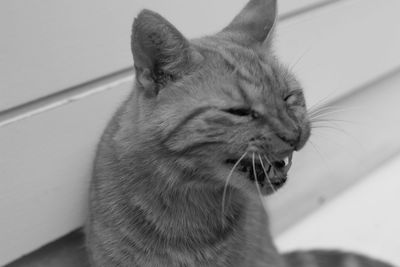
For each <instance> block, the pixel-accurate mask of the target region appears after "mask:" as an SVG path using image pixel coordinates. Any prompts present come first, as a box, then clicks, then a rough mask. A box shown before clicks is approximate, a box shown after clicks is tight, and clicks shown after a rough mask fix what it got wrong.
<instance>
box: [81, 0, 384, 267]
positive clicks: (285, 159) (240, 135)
mask: <svg viewBox="0 0 400 267" xmlns="http://www.w3.org/2000/svg"><path fill="white" fill-rule="evenodd" d="M275 14H276V2H275V1H272V0H264V1H263V0H252V1H250V2H249V4H248V5H247V6H246V7H245V9H244V10H243V11H242V12H241V13H240V14H239V15H238V16H237V17H236V18H235V19H234V20H233V22H232V23H231V24H230V25H229V26H228V27H227V28H226V29H224V30H223V31H222V32H220V33H218V34H217V35H214V36H210V37H205V38H202V39H198V40H194V41H192V42H189V41H187V40H186V39H185V38H184V37H183V36H182V35H181V34H180V33H179V32H178V31H177V30H176V29H175V28H174V27H173V26H172V25H171V24H170V23H168V22H167V21H166V20H165V19H163V18H162V17H161V16H159V15H158V14H155V13H153V12H150V11H143V12H142V13H141V14H140V15H139V16H138V18H137V19H136V20H135V23H134V26H133V33H132V52H133V56H134V61H135V68H136V84H135V88H134V90H133V91H132V93H131V95H130V96H129V98H128V99H127V100H126V101H125V102H124V104H123V105H122V106H121V107H120V109H119V110H118V112H117V113H116V115H115V116H114V117H113V119H112V121H111V122H110V124H109V126H108V127H107V129H106V131H105V133H104V134H103V137H102V140H101V142H100V144H99V148H98V153H97V157H96V161H95V166H94V173H93V180H92V183H91V191H90V215H89V218H88V222H87V225H86V234H87V246H88V250H89V255H90V259H91V263H92V266H95V267H114V266H121V267H128V266H129V267H261V266H262V267H285V266H308V267H311V266H327V267H329V266H335V267H339V266H357V265H354V264H353V263H354V262H361V261H360V260H358V259H357V260H356V261H354V259H355V256H354V255H353V254H343V253H341V254H337V253H336V254H335V253H333V252H332V253H327V254H326V253H324V252H313V253H301V254H290V255H288V256H286V257H285V256H282V255H280V254H279V253H278V252H277V250H276V248H275V246H274V244H273V241H272V237H271V234H270V232H269V227H268V217H267V214H266V212H265V210H264V208H263V206H262V203H261V201H260V198H259V195H260V194H263V195H265V194H269V193H272V192H274V191H275V189H277V188H279V187H280V186H282V185H283V184H284V182H285V181H286V174H287V171H288V169H289V167H290V160H291V154H292V152H293V151H294V150H298V149H300V148H301V147H302V146H303V145H304V143H305V142H306V140H307V139H308V137H309V134H310V126H309V122H308V118H307V112H306V109H305V103H304V98H303V96H302V92H301V89H300V88H301V87H300V85H299V84H298V83H297V82H296V80H295V78H294V77H293V76H292V75H291V74H290V73H289V71H287V70H286V69H285V68H284V67H282V66H281V65H280V64H279V63H278V62H277V60H276V59H275V58H274V57H273V55H272V53H271V51H270V49H269V40H268V37H269V35H270V32H271V29H272V27H273V24H274V21H275ZM333 255H334V260H333V261H330V260H329V261H326V264H325V265H321V259H330V258H331V257H332V256H333ZM315 259H316V261H314V260H315ZM342 260H344V262H343V263H344V264H338V263H339V262H341V261H342ZM313 261H314V262H313ZM346 261H347V263H346ZM315 263H317V264H315ZM348 263H351V264H353V265H349V264H348ZM369 263H372V261H369ZM360 266H377V267H384V266H386V265H384V264H376V265H360Z"/></svg>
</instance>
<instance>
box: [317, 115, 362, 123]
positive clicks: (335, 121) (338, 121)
mask: <svg viewBox="0 0 400 267" xmlns="http://www.w3.org/2000/svg"><path fill="white" fill-rule="evenodd" d="M332 122H333V123H347V124H356V123H355V122H354V121H349V120H341V119H332V118H323V117H321V118H316V119H314V118H313V119H311V120H310V123H311V124H317V123H332Z"/></svg>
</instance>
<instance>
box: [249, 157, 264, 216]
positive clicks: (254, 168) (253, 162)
mask: <svg viewBox="0 0 400 267" xmlns="http://www.w3.org/2000/svg"><path fill="white" fill-rule="evenodd" d="M251 159H252V164H253V174H254V183H255V184H256V188H257V191H258V196H259V197H260V201H261V205H262V206H263V208H264V211H265V212H267V207H266V206H265V203H264V200H263V196H262V194H261V189H260V186H259V185H258V180H257V174H256V164H255V160H254V152H253V155H252V158H251Z"/></svg>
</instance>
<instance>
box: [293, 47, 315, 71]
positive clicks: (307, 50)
mask: <svg viewBox="0 0 400 267" xmlns="http://www.w3.org/2000/svg"><path fill="white" fill-rule="evenodd" d="M310 50H311V47H309V48H307V49H305V50H304V52H303V53H302V54H301V55H300V56H299V57H298V58H297V59H296V61H295V62H294V63H292V64H291V65H290V66H289V70H290V72H294V69H295V68H296V66H297V64H299V63H300V62H301V61H302V60H303V59H304V56H306V55H307V54H308V53H309V52H310Z"/></svg>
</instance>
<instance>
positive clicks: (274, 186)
mask: <svg viewBox="0 0 400 267" xmlns="http://www.w3.org/2000/svg"><path fill="white" fill-rule="evenodd" d="M237 161H238V159H227V160H226V161H225V163H226V164H227V165H228V166H230V168H231V169H232V168H233V167H235V170H234V171H235V172H237V173H240V174H241V176H243V177H244V179H247V180H248V181H249V182H250V183H252V184H254V186H255V189H256V190H257V191H260V193H261V194H262V195H270V194H273V193H274V192H276V191H278V190H279V189H280V188H282V186H283V185H284V184H285V183H286V181H287V173H288V171H289V169H290V166H291V165H292V154H290V155H289V156H287V157H285V158H284V159H282V160H277V161H273V162H270V161H267V160H266V159H263V160H262V162H261V158H260V160H255V161H254V165H253V160H252V159H249V158H244V159H242V160H241V161H240V162H239V163H238V164H237V165H236V166H235V164H236V163H237ZM256 183H257V184H256ZM257 187H258V188H257Z"/></svg>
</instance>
